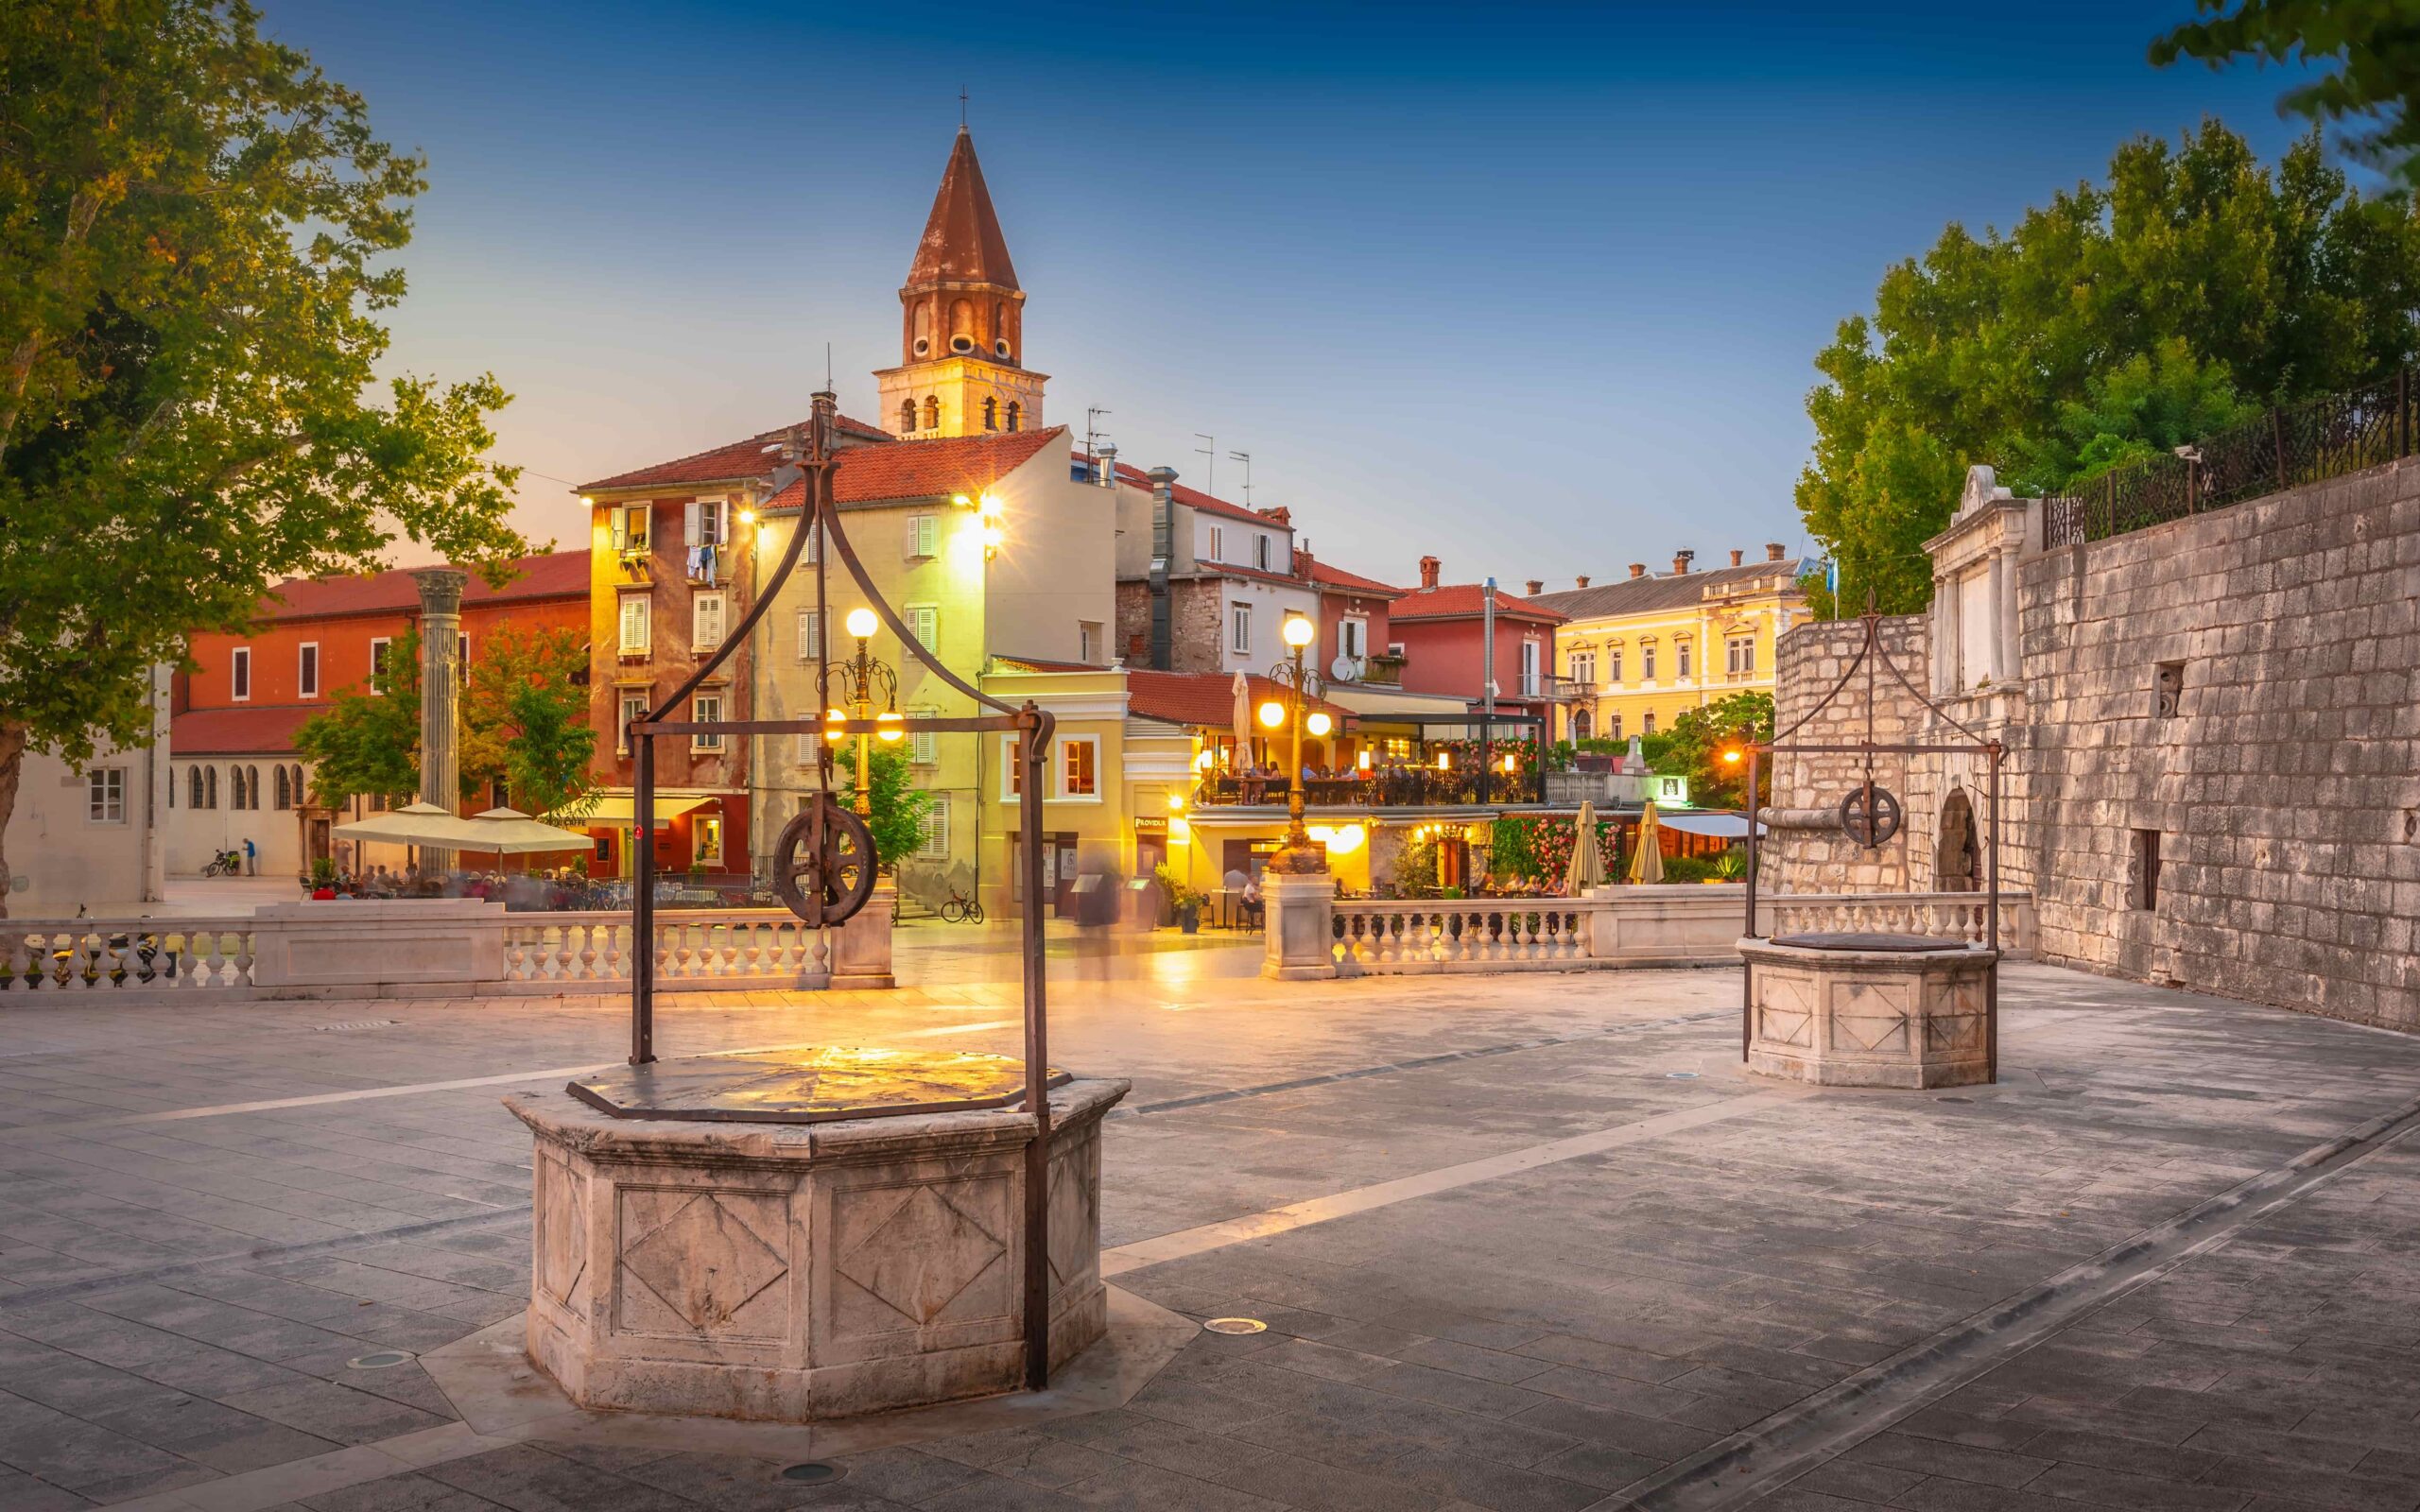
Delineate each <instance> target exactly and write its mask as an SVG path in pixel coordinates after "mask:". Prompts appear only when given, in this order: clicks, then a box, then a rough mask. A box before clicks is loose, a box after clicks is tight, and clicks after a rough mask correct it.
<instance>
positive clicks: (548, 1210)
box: [505, 1051, 1128, 1422]
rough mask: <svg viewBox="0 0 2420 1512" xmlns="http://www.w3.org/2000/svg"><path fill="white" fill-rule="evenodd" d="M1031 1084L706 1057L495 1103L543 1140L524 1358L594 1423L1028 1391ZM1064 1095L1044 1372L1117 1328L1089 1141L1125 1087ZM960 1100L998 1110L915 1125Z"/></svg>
mask: <svg viewBox="0 0 2420 1512" xmlns="http://www.w3.org/2000/svg"><path fill="white" fill-rule="evenodd" d="M849 1057H856V1070H855V1072H854V1073H852V1071H851V1068H850V1066H849V1065H848V1064H847V1062H848V1061H849ZM869 1058H873V1059H877V1060H879V1061H880V1065H879V1066H878V1067H876V1068H875V1073H874V1074H867V1073H866V1062H867V1061H868V1060H869ZM987 1062H988V1063H989V1064H988V1065H986V1064H983V1063H987ZM936 1067H939V1068H940V1069H939V1070H938V1071H935V1070H934V1069H933V1068H936ZM928 1071H930V1072H932V1074H929V1075H928V1074H926V1073H927V1072H928ZM1023 1075H1024V1071H1023V1067H1022V1064H1021V1063H1020V1062H1017V1061H1014V1060H1009V1059H1005V1058H1003V1057H965V1056H921V1057H920V1056H915V1055H912V1054H905V1053H898V1052H828V1051H827V1052H810V1053H807V1054H805V1055H804V1056H802V1055H796V1054H792V1055H785V1056H777V1057H776V1056H760V1057H694V1058H692V1059H688V1060H677V1061H663V1062H658V1063H656V1064H655V1065H653V1066H647V1067H639V1068H634V1069H632V1070H629V1071H620V1072H615V1073H613V1074H609V1075H607V1076H602V1077H596V1078H591V1079H588V1080H585V1081H582V1082H576V1083H574V1084H573V1085H572V1086H571V1087H570V1088H567V1089H566V1090H565V1091H562V1092H556V1093H548V1094H544V1095H538V1094H526V1093H525V1094H520V1095H516V1096H512V1097H509V1098H507V1099H505V1102H506V1106H507V1107H509V1108H510V1109H511V1110H512V1112H513V1114H514V1115H515V1116H516V1117H518V1118H519V1119H520V1120H521V1121H522V1122H523V1123H525V1124H527V1125H529V1129H530V1132H531V1133H532V1134H533V1135H534V1136H535V1137H536V1145H537V1147H536V1159H535V1160H534V1162H533V1165H534V1173H535V1175H534V1183H535V1209H536V1211H535V1215H534V1222H535V1229H536V1246H535V1258H534V1263H533V1267H532V1269H533V1276H532V1284H531V1287H530V1297H529V1312H528V1350H529V1357H530V1359H531V1360H533V1361H534V1362H536V1363H537V1365H538V1366H540V1367H541V1368H542V1369H544V1371H545V1372H546V1373H547V1374H548V1375H549V1376H551V1377H553V1378H554V1379H555V1381H556V1382H558V1383H560V1384H561V1385H562V1388H563V1389H564V1391H565V1392H567V1393H568V1394H569V1395H570V1396H571V1398H572V1400H575V1401H577V1402H579V1404H580V1405H581V1406H583V1407H592V1408H610V1409H619V1410H625V1411H633V1412H652V1413H671V1414H684V1415H692V1416H709V1417H741V1418H758V1419H769V1420H774V1421H783V1422H807V1421H813V1420H816V1419H821V1418H830V1417H854V1416H856V1415H858V1414H862V1413H870V1412H879V1411H883V1410H886V1409H890V1408H897V1407H909V1406H918V1405H922V1404H925V1403H929V1402H939V1401H951V1400H961V1399H965V1398H972V1397H983V1396H991V1395H994V1394H997V1393H1001V1392H1008V1391H1013V1390H1016V1389H1018V1388H1019V1387H1020V1386H1022V1385H1023V1384H1024V1380H1025V1343H1024V1339H1025V1317H1024V1296H1025V1288H1024V1283H1023V1278H1024V1254H1025V1216H1024V1215H1025V1206H1024V1202H1025V1159H1026V1150H1027V1146H1028V1144H1029V1142H1030V1140H1031V1138H1032V1134H1033V1121H1032V1119H1031V1118H1030V1117H1029V1116H1028V1115H1027V1114H1026V1113H1025V1112H1023V1111H1022V1110H1021V1109H1018V1108H1013V1107H1011V1106H1008V1105H1009V1104H1010V1102H1011V1100H1012V1099H1013V1098H1014V1096H1015V1091H1014V1090H1015V1089H1016V1088H1017V1087H1018V1086H1019V1085H1020V1084H1021V1083H1022V1079H1023ZM819 1081H821V1093H819V1092H818V1091H817V1083H818V1082H819ZM1053 1081H1054V1084H1055V1086H1054V1090H1053V1091H1052V1092H1051V1093H1050V1109H1051V1122H1052V1128H1051V1138H1050V1177H1049V1183H1050V1184H1049V1202H1048V1209H1047V1213H1048V1222H1047V1228H1048V1234H1047V1238H1048V1265H1049V1297H1050V1357H1051V1363H1052V1365H1053V1366H1054V1367H1055V1366H1058V1365H1059V1364H1061V1363H1063V1362H1064V1361H1066V1360H1068V1359H1071V1358H1073V1357H1074V1356H1075V1355H1076V1354H1078V1353H1080V1351H1082V1350H1083V1349H1085V1348H1086V1347H1087V1346H1088V1345H1091V1344H1092V1343H1094V1342H1095V1341H1096V1340H1098V1338H1100V1336H1101V1334H1102V1332H1104V1330H1105V1329H1106V1327H1107V1318H1108V1312H1107V1308H1108V1302H1107V1296H1106V1293H1105V1291H1104V1289H1103V1287H1102V1284H1101V1278H1100V1122H1101V1115H1102V1114H1104V1113H1106V1112H1107V1111H1108V1110H1109V1109H1110V1108H1111V1107H1112V1106H1114V1105H1115V1103H1116V1102H1117V1101H1118V1099H1119V1098H1121V1097H1123V1096H1125V1095H1126V1091H1127V1086H1128V1084H1127V1083H1126V1082H1123V1081H1107V1080H1076V1079H1072V1078H1067V1077H1065V1076H1064V1074H1056V1075H1054V1078H1053ZM987 1087H988V1088H989V1089H990V1090H992V1091H994V1092H997V1093H998V1094H999V1095H996V1096H993V1097H991V1098H989V1099H986V1098H984V1096H983V1092H984V1090H985V1089H986V1088H987ZM886 1088H887V1091H886V1090H885V1089H886ZM970 1095H972V1097H973V1098H974V1100H978V1101H982V1100H988V1101H991V1102H993V1103H994V1104H995V1105H997V1106H991V1107H982V1108H975V1109H972V1110H959V1111H922V1110H916V1109H919V1108H925V1107H929V1105H931V1104H933V1103H935V1102H946V1101H959V1100H966V1099H967V1098H969V1096H970ZM876 1109H906V1110H905V1111H888V1112H887V1114H886V1116H866V1115H867V1114H868V1113H869V1112H871V1111H874V1110H876Z"/></svg>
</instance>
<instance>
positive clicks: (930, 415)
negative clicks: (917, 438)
mask: <svg viewBox="0 0 2420 1512" xmlns="http://www.w3.org/2000/svg"><path fill="white" fill-rule="evenodd" d="M941 422H942V402H941V399H940V397H939V396H938V395H934V394H926V395H925V429H926V430H931V429H932V428H933V427H934V426H936V425H939V424H940V423H941Z"/></svg>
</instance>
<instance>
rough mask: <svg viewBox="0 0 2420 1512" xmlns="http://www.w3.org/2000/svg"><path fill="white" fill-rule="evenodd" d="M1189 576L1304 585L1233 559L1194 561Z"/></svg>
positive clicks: (1297, 580)
mask: <svg viewBox="0 0 2420 1512" xmlns="http://www.w3.org/2000/svg"><path fill="white" fill-rule="evenodd" d="M1180 576H1184V575H1180ZM1191 576H1194V577H1197V578H1199V577H1249V578H1251V579H1252V580H1253V581H1254V582H1256V583H1283V584H1285V585H1286V586H1287V587H1288V588H1302V587H1305V586H1306V585H1305V583H1304V582H1303V580H1302V579H1301V578H1299V577H1288V576H1286V575H1285V574H1284V573H1265V572H1262V571H1261V570H1260V569H1259V568H1257V567H1247V566H1245V565H1243V564H1242V563H1241V562H1233V561H1201V562H1195V563H1194V564H1193V572H1192V574H1191ZM1130 580H1131V579H1130Z"/></svg>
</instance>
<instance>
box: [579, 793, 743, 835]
mask: <svg viewBox="0 0 2420 1512" xmlns="http://www.w3.org/2000/svg"><path fill="white" fill-rule="evenodd" d="M635 801H636V800H635V799H632V798H631V795H630V794H628V793H608V794H606V795H605V796H604V797H602V798H600V799H597V800H596V807H594V808H592V809H590V810H589V811H588V812H587V813H585V814H583V815H581V816H579V817H578V818H576V819H565V820H564V821H563V822H564V823H566V824H576V825H579V826H580V827H581V828H583V829H590V830H627V829H629V828H630V827H631V822H632V821H633V820H635V819H636V818H637V817H638V811H637V810H636V809H635V808H634V807H633V806H632V805H633V804H634V802H635ZM721 801H722V799H718V798H672V797H670V796H668V795H666V794H663V793H658V794H657V795H656V796H655V827H656V828H657V829H659V830H661V829H663V828H664V826H665V825H666V823H667V822H669V821H671V820H673V819H676V818H679V817H680V816H682V815H683V814H686V813H688V812H689V811H690V810H691V809H699V808H703V807H705V806H706V805H707V804H709V803H719V802H721Z"/></svg>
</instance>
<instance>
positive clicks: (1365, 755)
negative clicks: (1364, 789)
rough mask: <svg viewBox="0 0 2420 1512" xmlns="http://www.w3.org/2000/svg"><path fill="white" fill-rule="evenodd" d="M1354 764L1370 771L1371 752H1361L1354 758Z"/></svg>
mask: <svg viewBox="0 0 2420 1512" xmlns="http://www.w3.org/2000/svg"><path fill="white" fill-rule="evenodd" d="M1353 765H1356V766H1358V767H1360V768H1361V769H1362V770H1363V771H1365V772H1366V771H1368V770H1369V769H1370V753H1369V752H1368V751H1366V750H1365V751H1363V752H1361V754H1359V755H1358V756H1356V757H1355V758H1353Z"/></svg>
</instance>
